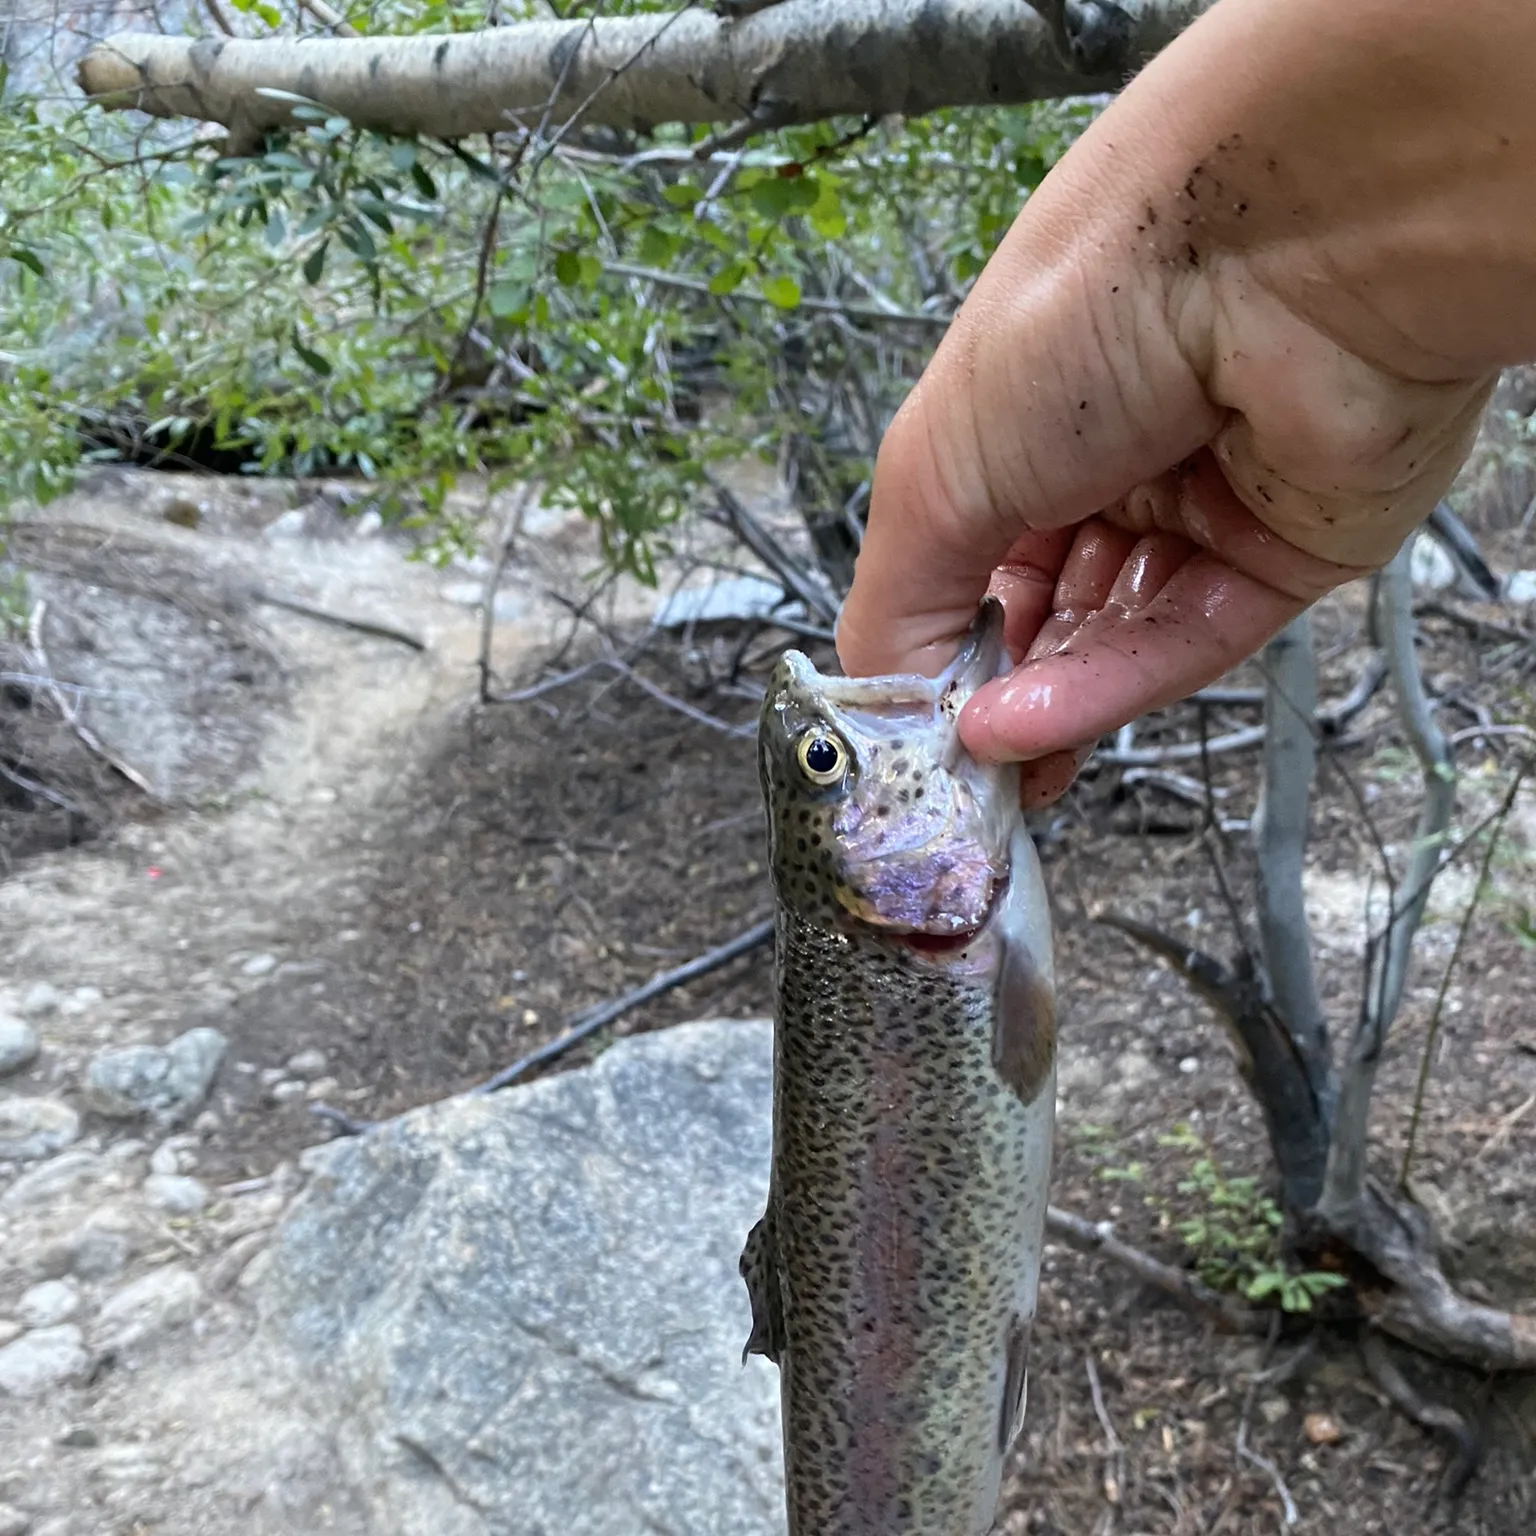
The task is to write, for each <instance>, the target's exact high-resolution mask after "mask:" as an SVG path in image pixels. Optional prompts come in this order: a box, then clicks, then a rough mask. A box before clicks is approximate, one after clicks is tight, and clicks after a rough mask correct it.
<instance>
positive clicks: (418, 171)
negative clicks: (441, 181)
mask: <svg viewBox="0 0 1536 1536" xmlns="http://www.w3.org/2000/svg"><path fill="white" fill-rule="evenodd" d="M411 180H412V181H413V182H415V183H416V190H417V191H418V192H420V193H421V195H422V196H423V197H429V198H431V199H432V201H433V202H434V203H435V202H436V201H437V183H436V182H435V181H433V180H432V177H431V175H430V173H429V172H428V171H427V168H426V166H424V165H422V164H421V163H420V161H412V162H411Z"/></svg>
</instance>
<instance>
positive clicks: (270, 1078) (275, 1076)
mask: <svg viewBox="0 0 1536 1536" xmlns="http://www.w3.org/2000/svg"><path fill="white" fill-rule="evenodd" d="M287 1075H288V1074H287V1073H286V1072H284V1071H283V1069H282V1068H281V1067H263V1068H262V1069H261V1073H260V1075H259V1076H258V1077H257V1079H256V1081H257V1082H259V1083H260V1084H261V1086H262V1087H263V1088H270V1087H271V1086H272V1085H273V1083H280V1082H282V1080H283V1079H284V1078H285V1077H286V1076H287Z"/></svg>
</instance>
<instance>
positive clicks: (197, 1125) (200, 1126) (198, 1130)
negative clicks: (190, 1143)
mask: <svg viewBox="0 0 1536 1536" xmlns="http://www.w3.org/2000/svg"><path fill="white" fill-rule="evenodd" d="M223 1124H224V1122H223V1121H222V1120H220V1119H219V1117H218V1116H217V1115H216V1114H214V1112H213V1111H212V1110H211V1109H205V1110H204V1111H203V1112H202V1114H200V1115H199V1116H198V1117H197V1119H196V1120H194V1121H193V1122H192V1130H193V1133H194V1134H195V1135H196V1136H197V1137H198V1138H199V1139H200V1140H204V1141H206V1140H207V1139H208V1137H210V1136H212V1135H213V1134H214V1132H215V1131H217V1130H218V1129H219V1127H220V1126H222V1125H223Z"/></svg>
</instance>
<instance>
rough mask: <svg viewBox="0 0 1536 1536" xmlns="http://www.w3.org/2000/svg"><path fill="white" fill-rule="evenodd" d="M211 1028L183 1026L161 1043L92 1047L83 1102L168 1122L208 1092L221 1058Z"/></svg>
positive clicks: (104, 1111) (123, 1115) (109, 1112)
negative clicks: (181, 1031) (182, 1030)
mask: <svg viewBox="0 0 1536 1536" xmlns="http://www.w3.org/2000/svg"><path fill="white" fill-rule="evenodd" d="M225 1044H226V1042H225V1039H224V1036H223V1035H221V1034H220V1033H219V1031H218V1030H216V1029H207V1028H203V1029H189V1030H188V1031H187V1032H186V1033H185V1034H184V1035H178V1036H177V1037H176V1038H175V1039H174V1040H172V1041H171V1043H170V1044H169V1045H167V1046H163V1047H162V1046H158V1045H116V1046H109V1047H108V1048H107V1049H106V1050H104V1051H98V1052H97V1053H96V1054H95V1056H93V1057H92V1058H91V1064H90V1065H89V1066H88V1067H87V1068H86V1069H85V1102H86V1103H87V1104H88V1105H90V1107H91V1108H92V1109H93V1110H95V1111H96V1113H97V1114H98V1115H106V1116H107V1117H108V1118H109V1119H113V1120H132V1119H136V1118H137V1117H138V1116H140V1115H153V1116H154V1117H155V1119H156V1120H158V1121H160V1122H162V1123H165V1124H173V1123H175V1122H177V1121H180V1120H184V1119H186V1118H187V1117H188V1116H189V1115H190V1114H191V1113H192V1111H193V1110H195V1109H197V1107H198V1106H199V1105H200V1104H201V1103H202V1102H203V1100H204V1099H205V1098H207V1097H208V1090H209V1089H210V1088H211V1087H212V1086H213V1079H214V1074H215V1073H217V1072H218V1070H219V1063H220V1062H221V1061H222V1060H223V1059H224V1047H225Z"/></svg>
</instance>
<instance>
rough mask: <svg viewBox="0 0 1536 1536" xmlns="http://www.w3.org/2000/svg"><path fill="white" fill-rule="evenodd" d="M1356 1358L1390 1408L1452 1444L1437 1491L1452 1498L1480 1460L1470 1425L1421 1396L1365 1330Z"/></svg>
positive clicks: (1480, 1445)
mask: <svg viewBox="0 0 1536 1536" xmlns="http://www.w3.org/2000/svg"><path fill="white" fill-rule="evenodd" d="M1360 1356H1361V1359H1363V1360H1364V1362H1365V1368H1366V1370H1367V1371H1369V1372H1370V1376H1371V1380H1372V1381H1374V1382H1375V1383H1376V1385H1377V1386H1378V1387H1380V1388H1381V1390H1382V1391H1383V1392H1384V1393H1386V1395H1387V1397H1388V1398H1389V1399H1390V1400H1391V1402H1392V1404H1393V1406H1394V1407H1396V1408H1397V1409H1398V1410H1399V1411H1400V1412H1402V1413H1404V1414H1406V1415H1407V1417H1408V1418H1410V1419H1412V1420H1413V1422H1414V1423H1415V1424H1418V1425H1420V1426H1421V1427H1422V1428H1424V1429H1438V1430H1440V1431H1441V1432H1442V1433H1443V1434H1445V1435H1448V1436H1449V1437H1450V1438H1451V1440H1452V1441H1453V1442H1454V1444H1455V1447H1456V1453H1455V1455H1454V1456H1453V1457H1452V1458H1451V1460H1450V1461H1449V1462H1448V1463H1447V1464H1446V1468H1445V1475H1444V1477H1443V1478H1442V1479H1441V1481H1440V1492H1441V1493H1442V1494H1443V1495H1444V1496H1445V1497H1446V1498H1448V1499H1454V1498H1456V1497H1457V1496H1458V1495H1459V1494H1460V1493H1461V1492H1462V1490H1463V1489H1464V1488H1465V1487H1466V1486H1467V1483H1468V1482H1469V1481H1470V1480H1471V1477H1472V1474H1473V1473H1474V1472H1476V1471H1477V1469H1478V1466H1479V1464H1480V1463H1481V1462H1482V1459H1483V1443H1482V1441H1481V1439H1480V1438H1479V1437H1478V1435H1477V1433H1476V1432H1475V1431H1474V1430H1473V1428H1472V1426H1471V1425H1470V1424H1468V1423H1467V1421H1466V1420H1465V1419H1464V1418H1462V1416H1461V1415H1460V1414H1459V1413H1457V1412H1456V1410H1455V1409H1454V1408H1448V1407H1446V1406H1445V1404H1443V1403H1432V1402H1430V1401H1428V1399H1426V1398H1424V1397H1421V1396H1420V1395H1419V1393H1418V1392H1417V1391H1416V1390H1415V1389H1414V1387H1413V1384H1412V1383H1411V1382H1410V1381H1409V1380H1408V1378H1407V1377H1406V1376H1404V1375H1403V1373H1402V1372H1401V1371H1400V1370H1399V1369H1398V1368H1397V1362H1396V1361H1395V1360H1394V1359H1393V1358H1392V1356H1391V1355H1390V1354H1389V1353H1388V1351H1387V1345H1386V1341H1385V1340H1384V1339H1383V1338H1382V1337H1381V1335H1380V1334H1379V1333H1376V1332H1374V1331H1368V1332H1367V1333H1366V1335H1365V1337H1364V1338H1363V1339H1362V1340H1361V1343H1360Z"/></svg>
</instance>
